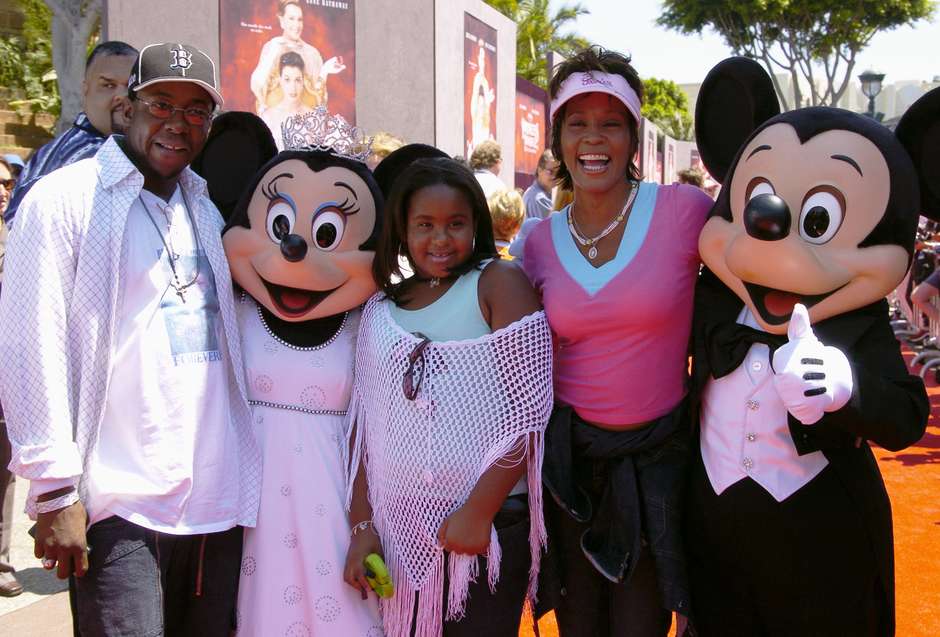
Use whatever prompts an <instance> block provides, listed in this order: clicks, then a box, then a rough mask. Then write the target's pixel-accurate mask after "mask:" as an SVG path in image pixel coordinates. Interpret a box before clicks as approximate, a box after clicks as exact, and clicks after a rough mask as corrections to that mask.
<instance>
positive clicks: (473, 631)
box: [411, 495, 532, 637]
mask: <svg viewBox="0 0 940 637" xmlns="http://www.w3.org/2000/svg"><path fill="white" fill-rule="evenodd" d="M526 501H527V496H525V495H516V496H510V497H509V498H507V499H506V502H505V503H504V504H503V506H502V508H501V509H500V510H499V512H498V513H497V514H496V517H495V518H494V519H493V526H495V527H496V535H497V536H498V537H499V545H500V548H501V549H502V559H501V560H500V564H499V582H497V584H496V592H495V593H492V592H490V586H489V583H488V582H487V577H486V558H485V557H482V556H481V557H479V558H477V559H479V560H481V564H480V576H479V577H477V581H476V582H472V583H471V584H470V589H469V591H468V598H467V607H466V612H465V613H464V616H463V619H461V620H460V621H456V622H451V621H445V622H444V633H443V637H484V636H485V637H517V636H518V635H519V623H520V622H521V620H522V607H523V604H524V603H525V593H526V589H527V588H528V586H529V566H530V564H531V562H532V560H531V554H530V552H529V507H528V504H527V502H526ZM448 557H449V555H445V560H446V559H447V558H448ZM447 571H448V569H447V562H446V561H445V562H444V591H443V596H444V599H443V604H444V611H445V613H446V611H447V589H448V588H449V587H450V581H449V578H448V576H447ZM417 612H418V605H417V603H416V604H415V615H417ZM412 621H414V620H412ZM411 632H412V635H413V634H414V628H412V631H411Z"/></svg>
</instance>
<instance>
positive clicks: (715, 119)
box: [695, 57, 780, 183]
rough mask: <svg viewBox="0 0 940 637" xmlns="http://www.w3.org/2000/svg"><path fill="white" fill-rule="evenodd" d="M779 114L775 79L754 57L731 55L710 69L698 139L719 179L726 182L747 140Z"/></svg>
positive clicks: (698, 105)
mask: <svg viewBox="0 0 940 637" xmlns="http://www.w3.org/2000/svg"><path fill="white" fill-rule="evenodd" d="M779 113H780V104H779V102H778V101H777V94H776V93H775V92H774V85H773V82H772V81H771V79H770V76H769V75H768V74H767V71H765V70H764V67H762V66H761V65H760V64H759V63H757V62H755V61H754V60H751V59H749V58H745V57H732V58H728V59H726V60H723V61H721V62H719V63H718V64H717V65H716V66H715V67H714V68H713V69H712V70H711V71H709V72H708V75H707V76H706V77H705V81H704V82H702V87H701V89H700V90H699V94H698V99H697V100H696V102H695V139H696V142H697V144H698V150H699V153H700V155H701V157H702V163H703V164H705V168H707V169H708V172H709V173H710V174H711V176H712V178H713V179H715V181H718V182H719V183H724V180H725V178H726V177H727V174H728V169H729V168H730V167H731V164H732V163H733V161H734V158H735V156H736V155H737V153H738V150H739V149H740V148H741V146H742V145H743V144H744V142H745V140H747V138H748V137H750V135H751V133H753V132H754V131H755V130H756V129H757V127H758V126H760V125H761V124H763V123H764V122H766V121H767V120H768V119H770V118H771V117H773V116H775V115H777V114H779Z"/></svg>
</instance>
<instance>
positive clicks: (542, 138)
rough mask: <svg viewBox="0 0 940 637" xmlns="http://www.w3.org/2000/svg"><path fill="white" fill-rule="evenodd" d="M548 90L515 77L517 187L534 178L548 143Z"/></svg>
mask: <svg viewBox="0 0 940 637" xmlns="http://www.w3.org/2000/svg"><path fill="white" fill-rule="evenodd" d="M547 110H548V93H546V92H545V90H544V89H542V88H541V87H539V86H537V85H536V84H533V83H532V82H528V81H526V80H524V79H522V78H521V77H516V144H515V146H516V153H515V157H516V165H515V181H516V184H515V185H516V187H517V188H523V189H524V188H527V187H528V186H529V185H530V184H531V183H532V182H533V181H534V180H535V169H536V167H538V163H539V157H540V156H541V155H542V151H543V150H545V149H546V148H547V147H548V145H549V142H548V129H547V126H546V121H547V118H546V117H545V113H546V111H547Z"/></svg>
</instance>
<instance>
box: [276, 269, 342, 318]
mask: <svg viewBox="0 0 940 637" xmlns="http://www.w3.org/2000/svg"><path fill="white" fill-rule="evenodd" d="M258 278H260V279H261V282H262V283H264V287H265V288H266V289H267V291H268V294H269V295H270V296H271V300H272V301H273V302H274V305H276V306H277V309H278V310H279V311H280V312H281V313H282V314H284V315H285V316H290V317H298V316H303V315H304V314H306V313H307V312H309V311H310V310H312V309H313V308H315V307H316V306H317V305H319V304H320V302H321V301H323V299H325V298H326V297H328V296H329V295H330V294H332V293H333V292H335V291H336V290H337V289H338V288H333V289H332V290H323V291H317V290H303V289H300V288H291V287H287V286H286V285H277V284H276V283H271V282H270V281H265V279H264V277H261V276H260V275H259V277H258Z"/></svg>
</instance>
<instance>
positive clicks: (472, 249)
mask: <svg viewBox="0 0 940 637" xmlns="http://www.w3.org/2000/svg"><path fill="white" fill-rule="evenodd" d="M476 249H477V237H476V235H473V241H471V242H470V252H476Z"/></svg>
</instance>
